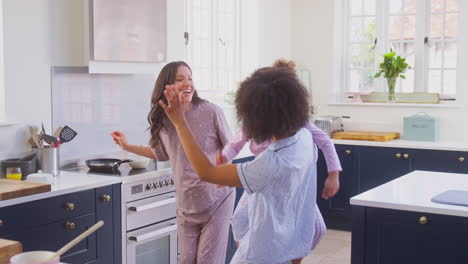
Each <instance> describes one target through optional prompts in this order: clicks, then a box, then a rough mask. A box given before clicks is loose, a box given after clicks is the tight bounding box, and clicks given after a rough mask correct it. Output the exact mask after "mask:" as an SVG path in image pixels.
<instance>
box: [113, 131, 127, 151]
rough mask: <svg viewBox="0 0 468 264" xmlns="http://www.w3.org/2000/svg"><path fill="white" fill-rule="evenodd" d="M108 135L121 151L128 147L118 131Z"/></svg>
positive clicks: (124, 137)
mask: <svg viewBox="0 0 468 264" xmlns="http://www.w3.org/2000/svg"><path fill="white" fill-rule="evenodd" d="M110 135H111V136H112V139H113V140H114V143H115V144H116V145H119V147H120V148H121V149H122V150H126V148H127V147H128V141H127V137H126V136H125V134H124V133H122V132H120V131H114V132H112V133H111V134H110Z"/></svg>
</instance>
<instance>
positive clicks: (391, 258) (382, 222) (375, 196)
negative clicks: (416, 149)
mask: <svg viewBox="0 0 468 264" xmlns="http://www.w3.org/2000/svg"><path fill="white" fill-rule="evenodd" d="M447 190H468V175H466V174H455V173H442V172H429V171H413V172H411V173H408V174H406V175H404V176H402V177H399V178H397V179H395V180H393V181H390V182H388V183H386V184H383V185H380V186H378V187H376V188H374V189H371V190H369V191H367V192H364V193H361V194H359V195H357V196H354V197H353V198H351V205H352V252H351V263H352V264H387V263H388V264H390V263H399V264H406V263H408V264H409V263H425V264H428V263H434V264H435V263H464V262H465V261H466V259H468V207H466V206H457V205H448V204H439V203H433V202H431V198H432V197H434V196H436V195H438V194H440V193H442V192H444V191H447Z"/></svg>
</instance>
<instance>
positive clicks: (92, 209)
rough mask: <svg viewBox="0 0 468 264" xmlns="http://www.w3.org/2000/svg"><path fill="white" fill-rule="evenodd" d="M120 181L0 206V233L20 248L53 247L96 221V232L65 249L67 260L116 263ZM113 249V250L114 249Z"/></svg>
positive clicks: (72, 262) (119, 232) (63, 243)
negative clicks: (97, 225)
mask: <svg viewBox="0 0 468 264" xmlns="http://www.w3.org/2000/svg"><path fill="white" fill-rule="evenodd" d="M120 206H121V201H120V184H117V185H112V186H105V187H101V188H96V189H91V190H86V191H81V192H76V193H70V194H65V195H61V196H57V197H51V198H46V199H42V200H37V201H34V202H29V203H24V204H18V205H12V206H8V207H4V208H0V218H1V219H2V221H3V225H2V226H0V237H1V238H5V239H11V240H17V241H19V242H21V243H22V244H23V250H24V251H31V250H50V251H56V250H58V249H60V248H61V247H62V246H64V245H65V244H66V243H68V242H69V241H71V240H72V239H74V238H75V237H77V236H78V235H80V234H81V233H82V232H84V231H85V230H86V229H88V228H89V227H91V226H92V225H94V224H95V223H96V222H97V221H99V220H103V221H104V226H102V227H101V228H100V229H99V230H97V232H95V233H94V234H92V235H91V236H89V237H88V238H86V239H85V240H83V241H81V242H80V243H79V244H78V245H76V246H74V247H73V248H72V249H70V250H69V251H67V252H66V253H65V254H64V255H63V256H62V257H61V260H62V261H63V262H66V263H71V264H81V263H95V264H98V263H99V264H108V263H114V264H120V263H122V261H121V250H122V246H121V231H120V230H121V229H120V223H121V220H120V219H121V215H120V210H121V209H120ZM115 251H117V252H115Z"/></svg>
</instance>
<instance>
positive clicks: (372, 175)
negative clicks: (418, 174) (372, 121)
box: [354, 146, 413, 193]
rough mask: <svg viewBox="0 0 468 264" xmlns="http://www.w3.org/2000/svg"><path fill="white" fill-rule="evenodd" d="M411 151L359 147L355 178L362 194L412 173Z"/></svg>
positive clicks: (358, 191) (358, 190)
mask: <svg viewBox="0 0 468 264" xmlns="http://www.w3.org/2000/svg"><path fill="white" fill-rule="evenodd" d="M410 151H411V150H410V149H399V148H382V147H364V146H360V147H358V151H357V153H355V155H357V157H356V159H355V167H354V170H355V171H354V177H357V193H362V192H365V191H367V190H370V189H372V188H375V187H377V186H379V185H382V184H384V183H387V182H389V181H391V180H393V179H396V178H398V177H400V176H403V175H405V174H407V173H409V172H411V159H412V158H413V157H412V155H411V152H410Z"/></svg>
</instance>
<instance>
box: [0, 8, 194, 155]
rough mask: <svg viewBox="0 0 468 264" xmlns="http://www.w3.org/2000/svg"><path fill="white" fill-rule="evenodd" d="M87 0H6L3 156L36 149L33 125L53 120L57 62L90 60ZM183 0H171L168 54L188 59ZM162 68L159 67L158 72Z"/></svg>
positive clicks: (71, 63) (0, 148) (74, 63)
mask: <svg viewBox="0 0 468 264" xmlns="http://www.w3.org/2000/svg"><path fill="white" fill-rule="evenodd" d="M85 1H87V0H2V3H3V30H4V56H5V97H6V98H7V100H6V104H5V108H6V119H7V120H9V121H14V122H17V123H16V124H15V125H13V126H8V127H0V159H1V158H4V157H5V156H9V155H11V153H22V152H27V151H29V150H30V146H29V144H28V143H27V139H28V138H29V130H28V126H29V125H35V126H40V124H41V122H44V126H45V127H46V129H48V130H49V131H50V130H51V129H52V127H51V123H52V118H51V81H50V79H51V66H85V65H86V64H87V60H86V59H85V54H87V50H86V45H85V40H86V38H85V34H87V30H86V28H85V19H84V18H85V10H84V9H85V8H84V7H85ZM183 10H184V9H183V0H171V1H168V32H169V35H168V60H175V59H183V58H184V52H183V31H184V26H185V25H184V20H183V19H180V16H181V14H183ZM155 74H157V73H155Z"/></svg>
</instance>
